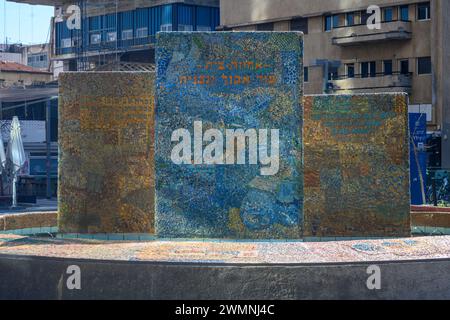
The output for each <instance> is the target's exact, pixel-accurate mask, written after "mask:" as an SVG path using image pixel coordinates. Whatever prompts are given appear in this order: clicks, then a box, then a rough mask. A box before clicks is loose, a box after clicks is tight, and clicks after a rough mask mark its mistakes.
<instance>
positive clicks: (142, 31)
mask: <svg viewBox="0 0 450 320" xmlns="http://www.w3.org/2000/svg"><path fill="white" fill-rule="evenodd" d="M147 36H148V28H138V29H136V38H146V37H147Z"/></svg>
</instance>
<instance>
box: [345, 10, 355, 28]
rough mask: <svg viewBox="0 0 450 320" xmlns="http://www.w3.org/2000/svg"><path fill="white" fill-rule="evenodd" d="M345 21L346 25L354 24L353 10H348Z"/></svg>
mask: <svg viewBox="0 0 450 320" xmlns="http://www.w3.org/2000/svg"><path fill="white" fill-rule="evenodd" d="M345 23H346V25H347V26H353V25H355V13H354V12H348V13H347V14H346V16H345Z"/></svg>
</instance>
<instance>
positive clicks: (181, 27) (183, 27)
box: [178, 24, 194, 31]
mask: <svg viewBox="0 0 450 320" xmlns="http://www.w3.org/2000/svg"><path fill="white" fill-rule="evenodd" d="M193 30H194V27H193V26H191V25H189V24H179V25H178V31H193Z"/></svg>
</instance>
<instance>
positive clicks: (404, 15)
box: [400, 5, 409, 21]
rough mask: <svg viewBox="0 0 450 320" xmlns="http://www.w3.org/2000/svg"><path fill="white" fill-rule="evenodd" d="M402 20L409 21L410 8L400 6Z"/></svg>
mask: <svg viewBox="0 0 450 320" xmlns="http://www.w3.org/2000/svg"><path fill="white" fill-rule="evenodd" d="M400 20H402V21H409V6H408V5H405V6H400Z"/></svg>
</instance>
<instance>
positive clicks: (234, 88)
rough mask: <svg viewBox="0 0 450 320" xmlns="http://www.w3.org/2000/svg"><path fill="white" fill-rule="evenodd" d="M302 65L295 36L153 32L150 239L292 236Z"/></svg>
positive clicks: (297, 200)
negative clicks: (154, 76) (152, 208)
mask: <svg viewBox="0 0 450 320" xmlns="http://www.w3.org/2000/svg"><path fill="white" fill-rule="evenodd" d="M302 58H303V42H302V35H301V33H296V32H254V33H248V32H242V33H241V32H234V33H233V32H220V33H208V32H205V33H203V32H200V33H198V32H197V33H189V32H183V33H177V32H171V33H159V34H158V36H157V46H156V62H157V80H156V86H157V88H156V90H157V107H156V137H157V138H156V158H155V161H156V163H155V166H156V177H157V179H156V198H157V205H156V228H157V232H158V234H159V236H162V237H178V238H179V237H194V238H231V239H241V238H246V239H280V238H282V239H288V238H290V239H296V238H300V237H301V225H302V220H303V217H302V206H303V195H302V189H303V187H302V181H303V177H302V165H301V161H302V137H301V135H302V119H301V117H302V112H301V110H302V106H301V101H302V81H303V79H302V78H303V74H302V73H303V64H302Z"/></svg>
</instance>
